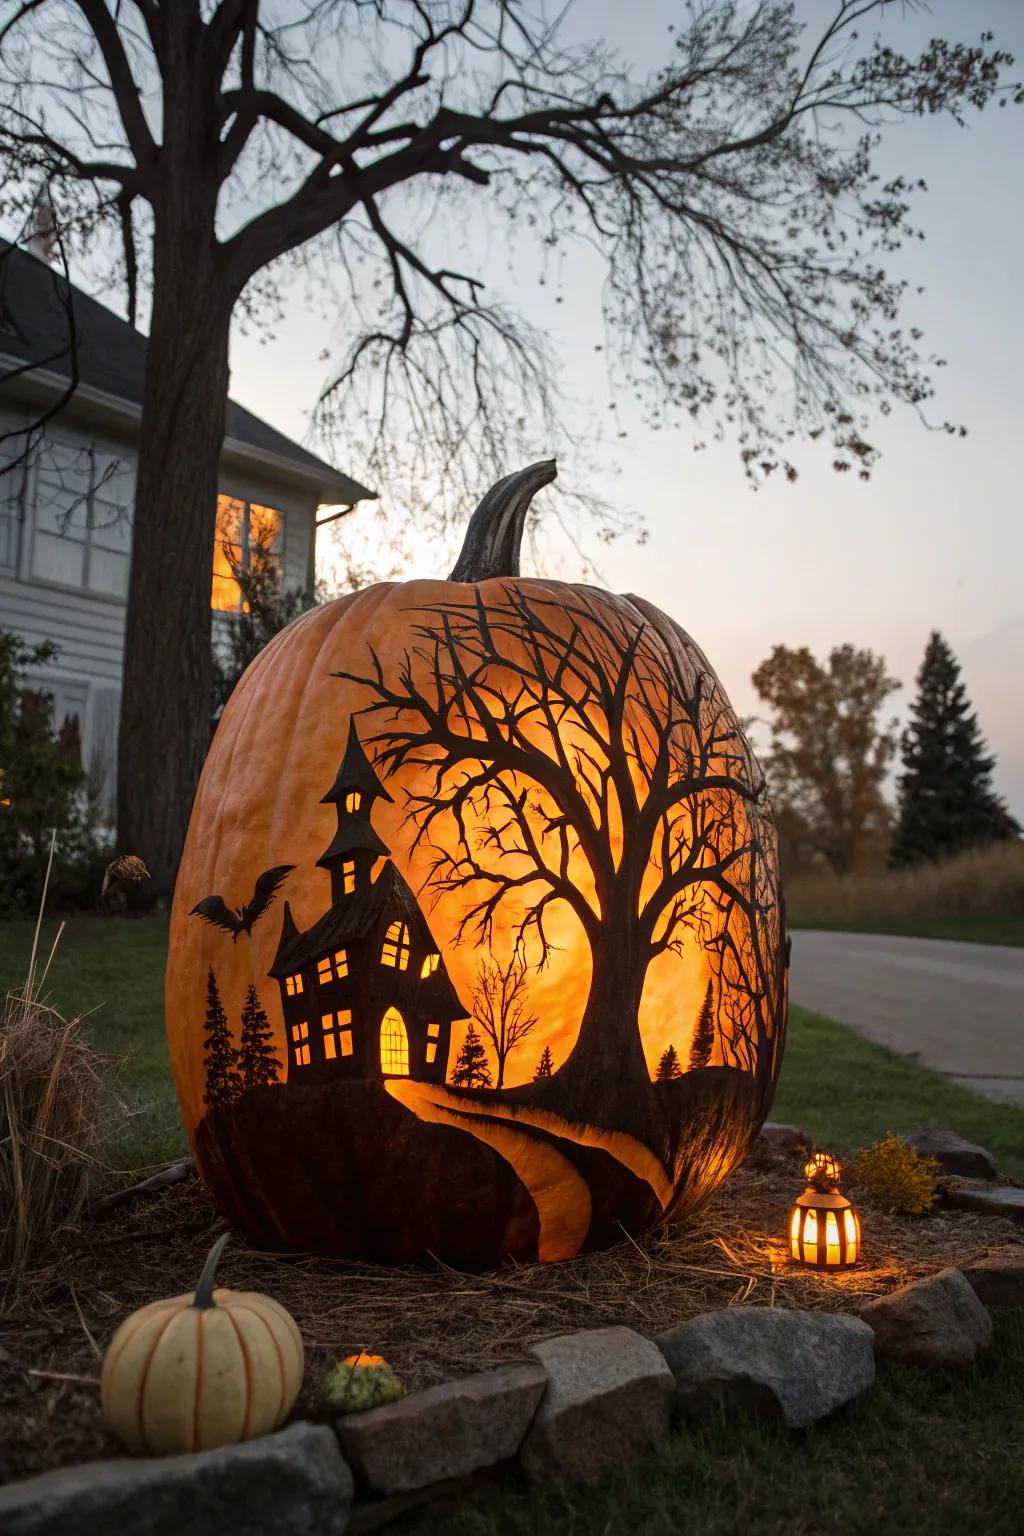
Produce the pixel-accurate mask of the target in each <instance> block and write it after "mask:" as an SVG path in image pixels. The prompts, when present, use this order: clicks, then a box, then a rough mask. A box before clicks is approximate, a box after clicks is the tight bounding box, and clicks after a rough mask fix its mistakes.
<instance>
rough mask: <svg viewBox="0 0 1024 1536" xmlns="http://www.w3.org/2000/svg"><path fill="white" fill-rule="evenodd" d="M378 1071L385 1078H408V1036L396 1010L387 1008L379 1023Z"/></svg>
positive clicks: (400, 1016)
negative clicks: (379, 1070)
mask: <svg viewBox="0 0 1024 1536" xmlns="http://www.w3.org/2000/svg"><path fill="white" fill-rule="evenodd" d="M380 1069H381V1071H382V1072H383V1073H384V1075H385V1076H386V1077H408V1076H409V1036H408V1034H407V1033H406V1029H405V1024H404V1023H403V1022H402V1015H401V1014H400V1013H399V1011H398V1009H397V1008H389V1009H388V1011H387V1013H386V1014H385V1015H384V1018H383V1020H382V1022H381V1026H380Z"/></svg>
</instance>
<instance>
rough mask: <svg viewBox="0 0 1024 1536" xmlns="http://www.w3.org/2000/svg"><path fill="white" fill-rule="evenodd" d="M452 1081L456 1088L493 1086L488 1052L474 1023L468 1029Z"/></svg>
mask: <svg viewBox="0 0 1024 1536" xmlns="http://www.w3.org/2000/svg"><path fill="white" fill-rule="evenodd" d="M452 1082H453V1084H454V1085H455V1087H456V1088H490V1087H491V1086H492V1084H491V1069H490V1067H489V1066H488V1064H487V1052H486V1051H485V1050H484V1045H483V1041H482V1040H481V1039H480V1036H479V1035H478V1034H477V1032H476V1030H475V1028H474V1027H473V1025H472V1024H470V1026H469V1028H468V1029H467V1030H466V1038H465V1040H464V1041H463V1042H462V1050H461V1051H460V1052H459V1054H458V1057H457V1059H456V1062H455V1070H454V1071H453V1072H452Z"/></svg>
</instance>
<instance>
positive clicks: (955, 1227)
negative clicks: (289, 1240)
mask: <svg viewBox="0 0 1024 1536" xmlns="http://www.w3.org/2000/svg"><path fill="white" fill-rule="evenodd" d="M801 1163H802V1157H801V1156H800V1154H799V1153H794V1154H787V1153H784V1152H780V1151H777V1150H775V1149H773V1148H770V1147H767V1146H765V1145H764V1144H763V1143H759V1144H758V1148H757V1149H756V1151H755V1153H754V1154H753V1156H752V1157H751V1159H750V1160H749V1161H748V1162H747V1163H746V1164H745V1165H744V1167H743V1168H741V1169H739V1170H738V1171H737V1172H736V1173H735V1174H734V1175H733V1176H732V1177H731V1178H730V1179H729V1180H728V1181H727V1183H726V1185H725V1186H724V1188H723V1189H722V1190H721V1191H720V1192H719V1193H718V1195H717V1196H716V1197H715V1199H714V1200H713V1201H712V1202H711V1204H709V1205H708V1206H707V1207H706V1209H705V1210H704V1212H702V1213H701V1215H700V1217H699V1218H697V1219H696V1220H695V1221H693V1222H691V1223H690V1224H689V1225H688V1226H687V1227H686V1228H685V1229H678V1230H671V1231H664V1232H660V1233H654V1234H652V1235H650V1236H647V1237H645V1238H643V1239H638V1240H636V1241H633V1240H632V1239H625V1238H624V1240H623V1242H622V1243H621V1244H619V1245H618V1246H617V1247H616V1248H613V1249H611V1250H609V1251H607V1252H605V1253H597V1254H589V1255H587V1256H586V1257H583V1258H580V1259H576V1260H573V1261H572V1262H569V1263H564V1264H556V1265H544V1266H542V1265H537V1264H534V1265H518V1266H515V1265H507V1266H505V1267H504V1268H502V1269H501V1270H500V1271H498V1272H495V1273H490V1274H486V1275H467V1274H462V1273H459V1272H457V1271H454V1270H451V1269H447V1268H445V1267H444V1266H441V1265H434V1266H428V1265H424V1266H421V1267H419V1268H410V1269H399V1270H395V1269H382V1268H379V1267H376V1266H371V1265H358V1264H327V1263H324V1262H321V1261H318V1260H315V1259H312V1258H302V1257H279V1256H273V1255H268V1254H261V1253H256V1252H254V1251H252V1250H249V1249H246V1248H245V1246H244V1244H243V1243H242V1242H241V1241H240V1240H238V1241H236V1242H235V1243H233V1244H232V1245H230V1246H229V1248H228V1250H227V1253H226V1254H225V1257H224V1261H223V1265H222V1270H221V1276H220V1278H221V1283H222V1284H224V1285H227V1286H230V1287H231V1288H233V1289H255V1290H262V1291H266V1292H268V1293H270V1294H271V1295H273V1296H275V1297H276V1298H277V1299H278V1300H279V1301H281V1302H282V1303H283V1304H284V1305H285V1306H286V1307H288V1309H289V1310H290V1311H291V1312H292V1314H293V1315H294V1317H295V1318H296V1320H297V1322H298V1324H299V1327H300V1328H301V1330H302V1334H303V1338H304V1339H305V1341H306V1346H307V1373H306V1385H305V1388H304V1392H303V1397H302V1399H301V1401H300V1404H299V1410H298V1411H299V1412H300V1414H301V1413H307V1414H311V1413H314V1412H315V1403H316V1386H317V1383H318V1381H319V1379H320V1376H321V1375H322V1373H323V1371H324V1370H325V1369H326V1367H327V1366H328V1365H329V1364H330V1363H331V1362H332V1361H333V1360H334V1359H335V1358H336V1357H338V1356H339V1355H345V1354H350V1353H353V1352H354V1351H356V1350H359V1349H367V1350H373V1351H375V1352H379V1353H382V1354H384V1355H386V1356H387V1357H388V1359H389V1360H390V1361H391V1362H392V1364H393V1365H394V1366H395V1368H396V1370H397V1371H398V1373H399V1375H400V1376H401V1377H402V1379H403V1381H404V1382H405V1384H406V1386H407V1387H408V1388H409V1389H410V1390H413V1389H415V1388H418V1387H424V1386H429V1385H431V1384H432V1383H434V1382H438V1381H442V1380H445V1379H449V1378H452V1377H455V1376H459V1375H464V1374H466V1373H468V1372H471V1371H477V1370H482V1369H486V1368H487V1367H488V1366H491V1365H494V1364H497V1363H499V1362H502V1361H507V1360H510V1359H514V1358H516V1357H517V1356H519V1355H521V1354H522V1352H523V1350H524V1348H525V1347H526V1346H527V1345H528V1344H529V1343H531V1342H532V1341H533V1340H535V1339H538V1338H542V1337H545V1336H550V1335H552V1334H557V1333H563V1332H568V1331H570V1330H572V1329H577V1328H597V1327H604V1326H607V1325H609V1324H613V1323H623V1324H626V1325H628V1326H629V1327H631V1328H635V1329H637V1330H638V1331H639V1332H641V1333H644V1334H649V1335H650V1334H656V1333H658V1332H659V1331H661V1330H663V1329H665V1328H668V1327H670V1326H671V1325H672V1324H673V1323H676V1322H680V1321H682V1320H683V1319H685V1318H689V1317H694V1316H696V1315H697V1314H698V1313H700V1312H705V1311H709V1310H712V1309H714V1308H718V1307H725V1306H741V1305H755V1306H777V1307H802V1308H808V1309H819V1310H825V1311H851V1312H855V1311H857V1310H858V1309H859V1308H860V1306H862V1305H863V1303H864V1302H866V1301H867V1300H869V1299H870V1298H871V1297H874V1296H879V1295H882V1294H884V1293H885V1292H887V1291H890V1290H893V1289H895V1287H897V1286H899V1285H902V1284H904V1283H905V1282H906V1281H908V1280H912V1279H915V1278H918V1277H919V1276H921V1275H925V1274H929V1273H932V1272H934V1271H936V1270H938V1269H942V1268H944V1267H945V1266H946V1265H949V1264H959V1263H965V1262H967V1261H968V1260H970V1259H972V1258H974V1257H975V1256H977V1255H979V1254H981V1253H983V1252H984V1251H985V1250H986V1249H987V1248H990V1247H993V1246H996V1245H1000V1244H1004V1243H1007V1242H1014V1241H1024V1239H1022V1237H1021V1233H1020V1229H1019V1228H1015V1227H1013V1226H1012V1225H1011V1224H1010V1223H1008V1222H1005V1221H1002V1220H999V1219H996V1218H992V1217H985V1216H981V1215H974V1214H968V1213H964V1212H956V1211H942V1210H939V1211H937V1212H936V1213H935V1214H933V1215H929V1216H926V1217H897V1216H888V1215H885V1214H883V1213H881V1212H877V1211H871V1210H869V1209H864V1210H863V1212H862V1215H863V1218H864V1229H865V1259H864V1261H863V1263H862V1264H860V1265H858V1267H857V1268H856V1269H854V1270H851V1271H848V1272H846V1273H844V1274H832V1275H823V1274H820V1273H816V1272H815V1271H812V1270H805V1269H802V1268H799V1267H797V1266H794V1265H791V1264H790V1263H789V1262H788V1261H787V1259H786V1256H785V1244H784V1243H783V1242H782V1241H781V1240H780V1234H781V1233H783V1232H784V1231H785V1225H786V1214H787V1210H788V1206H789V1203H790V1202H791V1200H792V1199H793V1196H794V1194H796V1193H799V1190H800V1188H801V1187H802V1179H801V1177H800V1169H801ZM438 1198H443V1191H439V1192H438ZM221 1229H222V1224H221V1223H220V1222H219V1221H218V1218H217V1216H216V1213H215V1211H214V1210H213V1208H212V1206H211V1205H210V1203H209V1200H208V1198H207V1196H206V1194H205V1192H204V1191H203V1188H202V1186H201V1184H200V1183H199V1182H198V1180H192V1181H190V1182H189V1183H186V1184H183V1185H177V1186H175V1187H173V1188H171V1189H168V1190H167V1191H165V1192H164V1193H162V1194H160V1195H158V1196H156V1197H153V1198H151V1199H149V1200H147V1201H140V1202H139V1203H138V1204H136V1205H134V1206H132V1207H129V1208H128V1209H127V1210H126V1211H125V1212H124V1213H123V1214H121V1215H119V1216H118V1217H116V1218H114V1219H110V1220H107V1221H103V1222H100V1221H89V1220H86V1221H84V1222H82V1223H81V1224H80V1225H78V1226H77V1227H75V1228H73V1229H70V1230H67V1231H65V1232H64V1233H63V1234H61V1235H60V1236H59V1238H58V1240H57V1242H56V1244H55V1245H54V1248H53V1249H52V1250H51V1252H50V1253H49V1255H46V1256H43V1257H42V1258H41V1259H40V1261H39V1263H38V1264H37V1266H36V1267H35V1268H34V1269H33V1270H32V1271H31V1272H30V1273H29V1274H27V1275H26V1276H25V1279H24V1283H23V1285H22V1289H21V1292H20V1295H19V1297H18V1299H17V1301H16V1302H15V1303H13V1305H11V1306H9V1308H8V1314H7V1317H6V1320H5V1326H4V1329H3V1333H2V1335H0V1447H3V1449H2V1450H0V1479H2V1478H4V1477H13V1476H24V1475H26V1474H28V1473H31V1472H35V1471H40V1470H44V1469H45V1468H47V1467H50V1466H57V1465H62V1464H66V1463H68V1462H71V1461H77V1460H83V1459H87V1458H90V1457H95V1456H103V1455H109V1454H115V1453H116V1450H117V1448H116V1446H115V1445H114V1444H113V1443H112V1442H111V1441H110V1440H109V1439H108V1437H107V1436H106V1434H105V1431H104V1430H103V1426H102V1424H101V1421H100V1416H99V1408H98V1379H99V1370H100V1361H101V1355H102V1351H103V1350H104V1349H105V1347H106V1345H107V1343H108V1342H109V1340H110V1337H111V1335H112V1334H113V1332H114V1329H115V1328H116V1327H117V1325H118V1323H119V1322H120V1321H121V1319H122V1318H123V1317H124V1316H125V1315H126V1314H127V1313H128V1312H130V1311H131V1310H132V1309H134V1308H135V1307H138V1306H141V1305H142V1304H143V1303H145V1302H147V1301H152V1300H153V1299H154V1298H156V1297H158V1296H166V1295H174V1294H177V1293H179V1292H183V1291H187V1290H189V1289H191V1287H192V1286H193V1285H194V1284H195V1281H196V1279H197V1278H198V1275H199V1271H200V1268H201V1267H202V1260H203V1258H204V1256H205V1253H206V1250H207V1249H208V1247H209V1245H210V1243H211V1242H212V1241H213V1238H214V1237H215V1236H216V1234H217V1232H218V1231H219V1230H221ZM4 1352H6V1355H5V1353H4Z"/></svg>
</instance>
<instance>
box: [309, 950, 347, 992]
mask: <svg viewBox="0 0 1024 1536" xmlns="http://www.w3.org/2000/svg"><path fill="white" fill-rule="evenodd" d="M347 975H348V954H347V952H346V951H345V950H344V949H339V950H336V951H335V952H334V954H333V955H324V957H323V959H322V960H318V961H317V967H316V978H317V981H319V983H320V985H321V986H327V985H329V984H330V983H331V982H332V981H342V980H344V978H345V977H346V976H347Z"/></svg>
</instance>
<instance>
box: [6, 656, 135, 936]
mask: <svg viewBox="0 0 1024 1536" xmlns="http://www.w3.org/2000/svg"><path fill="white" fill-rule="evenodd" d="M56 655H57V648H56V646H54V645H53V644H52V643H51V642H50V641H45V642H44V643H43V644H42V645H37V646H27V645H25V643H24V642H23V641H22V640H20V639H19V638H18V637H17V636H16V635H12V634H6V633H4V632H3V631H0V916H11V915H14V914H17V913H22V912H31V911H33V910H34V909H35V908H36V907H37V906H38V904H39V900H40V897H41V894H42V887H43V877H44V874H45V872H46V868H47V860H48V855H49V848H50V839H51V834H52V833H53V832H54V831H55V832H56V835H57V836H56V846H55V850H54V857H53V866H52V870H51V873H50V898H51V901H52V903H53V904H54V905H56V906H93V905H95V903H96V899H97V896H98V894H99V889H100V880H101V879H102V870H103V865H104V863H105V861H106V859H108V858H109V852H108V851H107V850H106V849H103V848H101V847H100V846H99V839H98V837H97V833H96V827H95V819H94V816H93V814H92V812H91V809H90V805H89V798H88V793H87V791H88V775H87V773H86V772H85V769H84V768H83V767H82V764H81V759H80V755H79V743H78V741H77V734H76V732H75V731H74V729H73V728H70V729H62V730H61V731H60V732H59V733H58V734H55V733H54V721H53V706H52V702H51V700H50V697H49V695H48V694H47V693H46V692H45V691H44V690H42V689H33V688H30V687H28V686H26V680H25V676H24V674H25V672H26V671H30V670H31V669H32V668H33V667H38V666H42V665H43V664H44V663H46V662H48V661H52V660H53V658H54V657H55V656H56ZM97 871H98V874H97Z"/></svg>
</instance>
